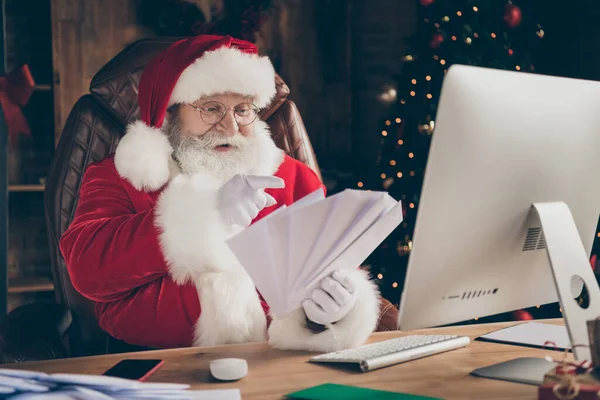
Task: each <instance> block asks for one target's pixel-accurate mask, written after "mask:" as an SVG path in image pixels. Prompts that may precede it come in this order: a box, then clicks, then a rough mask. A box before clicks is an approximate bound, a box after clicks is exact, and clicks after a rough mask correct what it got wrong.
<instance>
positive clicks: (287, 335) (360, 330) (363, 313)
mask: <svg viewBox="0 0 600 400" xmlns="http://www.w3.org/2000/svg"><path fill="white" fill-rule="evenodd" d="M350 276H352V277H353V278H354V281H355V282H356V290H357V291H358V293H357V294H358V296H357V299H356V304H355V305H354V308H353V309H352V311H350V313H349V314H348V315H347V316H346V317H344V318H343V319H342V320H340V321H338V322H336V323H335V324H334V325H333V327H332V328H330V329H327V330H325V331H323V332H320V333H313V332H312V331H311V330H310V329H308V328H307V326H306V316H305V314H304V310H303V309H299V310H296V311H294V312H292V313H290V314H288V315H286V316H285V317H283V318H281V319H273V321H272V322H271V325H270V326H269V331H268V333H269V344H270V345H271V346H272V347H274V348H277V349H281V350H307V351H316V352H324V353H327V352H332V351H338V350H343V349H348V348H352V347H356V346H360V345H361V344H363V343H364V342H365V341H366V340H367V339H368V338H369V336H370V335H371V334H372V333H373V332H374V331H375V329H376V328H377V321H378V319H379V302H380V300H379V299H380V297H379V291H378V289H377V286H376V285H375V284H374V283H373V282H372V281H371V280H370V279H369V275H368V274H367V273H366V272H365V271H363V270H360V269H357V270H356V271H354V272H352V273H351V275H350Z"/></svg>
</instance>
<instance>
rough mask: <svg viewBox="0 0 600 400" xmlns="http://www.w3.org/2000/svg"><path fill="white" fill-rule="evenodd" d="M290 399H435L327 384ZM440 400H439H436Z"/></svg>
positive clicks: (299, 392)
mask: <svg viewBox="0 0 600 400" xmlns="http://www.w3.org/2000/svg"><path fill="white" fill-rule="evenodd" d="M286 397H287V398H288V399H295V400H331V399H333V400H335V399H344V400H363V399H364V400H372V399H377V400H419V399H426V400H431V399H434V398H433V397H425V396H417V395H414V394H406V393H394V392H388V391H385V390H374V389H366V388H361V387H356V386H347V385H336V384H334V383H326V384H324V385H319V386H314V387H311V388H308V389H304V390H300V391H298V392H294V393H290V394H288V395H287V396H286ZM436 400H439V399H436Z"/></svg>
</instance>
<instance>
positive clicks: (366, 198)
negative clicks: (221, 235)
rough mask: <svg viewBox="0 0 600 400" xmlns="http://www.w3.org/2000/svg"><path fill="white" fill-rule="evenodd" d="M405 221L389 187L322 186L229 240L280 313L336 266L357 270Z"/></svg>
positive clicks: (294, 306)
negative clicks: (327, 189)
mask: <svg viewBox="0 0 600 400" xmlns="http://www.w3.org/2000/svg"><path fill="white" fill-rule="evenodd" d="M401 222H402V205H401V203H400V202H398V201H396V200H394V199H393V198H392V197H390V196H389V194H387V193H386V192H377V191H364V190H353V189H348V190H345V191H343V192H340V193H338V194H335V195H333V196H330V197H327V198H324V196H323V191H322V190H320V189H319V190H317V191H315V192H313V193H311V194H309V195H308V196H306V197H304V198H302V199H300V200H299V201H297V202H296V203H294V204H292V205H291V206H288V207H285V208H283V207H282V208H280V209H279V210H277V211H275V212H274V213H272V214H271V215H269V216H267V217H266V218H263V219H261V220H259V221H257V222H256V223H254V224H253V225H251V226H249V227H248V228H246V229H245V230H243V231H242V232H240V233H239V234H237V235H235V236H234V237H232V238H230V239H229V240H228V241H227V244H228V245H229V248H230V249H231V250H232V252H233V253H234V254H235V255H236V257H237V259H238V260H239V262H240V263H241V264H242V266H243V267H244V268H245V269H246V271H247V272H248V274H249V275H250V277H251V278H252V280H253V281H254V284H255V285H256V287H257V289H258V291H259V292H260V293H261V294H262V295H263V297H264V298H265V300H266V301H267V303H268V304H269V306H270V307H271V312H272V313H273V314H274V316H276V317H277V318H281V317H283V316H285V315H286V314H288V313H290V312H292V311H294V310H297V309H298V308H300V307H301V306H302V302H303V301H304V300H305V299H306V298H308V297H309V296H310V293H311V291H312V290H313V289H315V288H316V287H317V286H318V285H319V283H320V281H321V280H322V279H323V278H325V277H326V276H328V275H330V274H331V273H333V271H335V270H336V269H346V270H352V269H356V268H358V267H359V266H360V264H361V263H362V262H363V261H364V260H365V259H366V258H367V257H368V256H369V255H370V254H371V253H372V252H373V250H375V248H376V247H377V246H378V245H379V244H380V243H381V242H382V241H383V240H384V239H385V238H386V237H387V236H388V235H389V234H390V233H391V232H392V231H393V230H394V229H395V228H396V227H397V226H398V225H399V224H400V223H401Z"/></svg>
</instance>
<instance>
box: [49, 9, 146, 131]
mask: <svg viewBox="0 0 600 400" xmlns="http://www.w3.org/2000/svg"><path fill="white" fill-rule="evenodd" d="M135 3H136V1H135V0H102V1H98V0H53V1H52V31H53V33H52V36H53V38H52V40H53V64H54V91H55V137H56V139H57V140H58V137H59V136H60V133H61V132H62V128H63V126H64V123H65V120H66V119H67V116H68V115H69V112H70V111H71V108H72V107H73V105H74V104H75V102H76V101H77V99H79V97H81V96H82V95H83V94H85V93H88V92H89V85H90V81H91V80H92V78H93V76H94V75H95V74H96V72H98V70H99V69H100V68H101V67H102V66H103V65H104V64H105V63H106V62H107V61H109V60H110V59H111V58H112V57H114V56H115V55H116V54H117V53H118V52H119V51H121V50H122V49H123V48H124V47H125V46H127V45H128V44H130V43H132V42H134V41H135V40H138V39H141V38H143V37H149V36H152V33H151V32H149V31H148V30H146V29H144V28H143V27H141V26H140V25H138V24H137V17H136V10H135Z"/></svg>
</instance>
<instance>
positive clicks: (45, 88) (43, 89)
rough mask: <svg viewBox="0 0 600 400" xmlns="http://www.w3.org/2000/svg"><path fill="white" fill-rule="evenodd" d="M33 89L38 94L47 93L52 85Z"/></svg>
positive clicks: (38, 86)
mask: <svg viewBox="0 0 600 400" xmlns="http://www.w3.org/2000/svg"><path fill="white" fill-rule="evenodd" d="M33 88H34V89H35V90H36V91H39V92H48V91H50V90H52V85H35V86H34V87H33Z"/></svg>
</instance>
